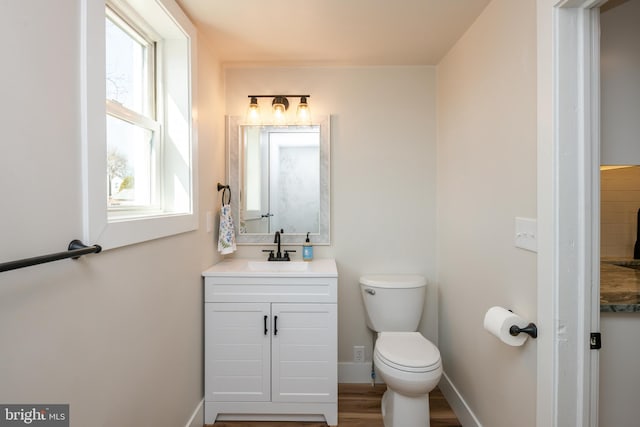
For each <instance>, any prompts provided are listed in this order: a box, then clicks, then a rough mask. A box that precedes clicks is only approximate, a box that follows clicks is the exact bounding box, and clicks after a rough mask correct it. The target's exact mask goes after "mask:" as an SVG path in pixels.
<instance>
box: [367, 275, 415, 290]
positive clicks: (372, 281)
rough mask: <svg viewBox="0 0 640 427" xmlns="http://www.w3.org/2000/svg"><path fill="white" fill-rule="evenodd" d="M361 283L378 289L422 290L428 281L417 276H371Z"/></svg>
mask: <svg viewBox="0 0 640 427" xmlns="http://www.w3.org/2000/svg"><path fill="white" fill-rule="evenodd" d="M360 283H361V284H363V285H366V286H372V287H377V288H420V287H422V286H426V285H427V279H425V278H424V277H423V276H418V275H415V274H371V275H367V276H362V277H360Z"/></svg>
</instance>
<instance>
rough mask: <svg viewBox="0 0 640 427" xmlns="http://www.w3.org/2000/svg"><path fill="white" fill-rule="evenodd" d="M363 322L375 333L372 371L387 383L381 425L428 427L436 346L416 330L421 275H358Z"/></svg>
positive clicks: (437, 372) (437, 368)
mask: <svg viewBox="0 0 640 427" xmlns="http://www.w3.org/2000/svg"><path fill="white" fill-rule="evenodd" d="M360 287H361V290H362V297H363V299H364V303H365V310H366V314H367V325H368V326H369V328H370V329H372V330H374V331H376V332H378V335H377V339H376V343H375V346H374V350H373V362H374V366H375V370H376V373H377V374H378V375H379V377H380V378H381V379H382V380H383V381H384V382H385V383H386V385H387V391H386V392H385V393H384V395H383V397H382V418H383V421H384V425H385V427H430V425H431V424H430V421H429V392H430V391H431V390H433V389H434V387H435V386H436V385H437V384H438V382H439V381H440V377H441V376H442V362H441V359H440V351H439V350H438V348H437V347H436V346H435V345H433V343H431V342H430V341H429V340H428V339H426V338H425V337H423V336H422V335H421V334H420V333H419V332H416V329H417V327H418V322H419V320H420V317H421V315H422V308H423V306H424V298H425V287H426V280H425V279H424V277H422V276H415V275H375V276H363V277H361V278H360Z"/></svg>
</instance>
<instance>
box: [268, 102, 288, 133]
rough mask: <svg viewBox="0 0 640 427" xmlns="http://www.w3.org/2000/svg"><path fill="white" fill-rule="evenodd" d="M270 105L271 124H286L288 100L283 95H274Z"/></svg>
mask: <svg viewBox="0 0 640 427" xmlns="http://www.w3.org/2000/svg"><path fill="white" fill-rule="evenodd" d="M271 105H272V107H273V124H274V125H277V126H284V125H286V124H287V110H288V109H289V100H288V99H287V98H285V97H284V96H276V97H275V98H273V101H272V102H271Z"/></svg>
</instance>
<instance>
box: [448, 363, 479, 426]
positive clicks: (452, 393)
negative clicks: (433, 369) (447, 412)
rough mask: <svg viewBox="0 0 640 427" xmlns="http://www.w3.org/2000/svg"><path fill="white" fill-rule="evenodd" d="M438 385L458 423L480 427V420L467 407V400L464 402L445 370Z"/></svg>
mask: <svg viewBox="0 0 640 427" xmlns="http://www.w3.org/2000/svg"><path fill="white" fill-rule="evenodd" d="M438 387H439V388H440V391H441V392H442V394H443V395H444V398H445V399H447V402H448V403H449V406H451V409H453V412H454V413H455V414H456V417H458V421H460V424H462V425H463V426H464V427H482V424H480V421H478V418H477V417H476V416H475V414H474V413H473V411H471V408H469V405H467V402H465V400H464V398H463V397H462V395H461V394H460V392H459V391H458V389H457V388H456V386H455V385H453V383H452V382H451V379H449V377H448V376H447V374H446V372H443V373H442V378H441V379H440V383H439V384H438Z"/></svg>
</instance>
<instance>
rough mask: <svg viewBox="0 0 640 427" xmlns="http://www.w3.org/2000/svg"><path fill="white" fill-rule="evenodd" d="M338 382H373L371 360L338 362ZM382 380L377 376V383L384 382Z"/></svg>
mask: <svg viewBox="0 0 640 427" xmlns="http://www.w3.org/2000/svg"><path fill="white" fill-rule="evenodd" d="M338 382H339V383H343V384H366V383H371V361H368V362H362V363H355V362H338ZM382 382H383V381H382V380H381V379H380V378H379V377H376V383H379V384H382Z"/></svg>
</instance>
